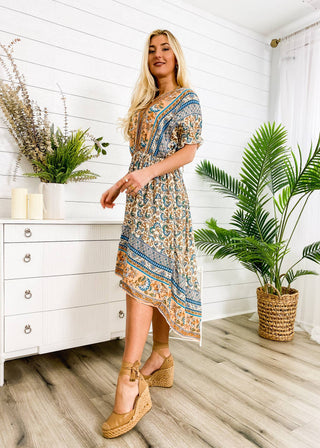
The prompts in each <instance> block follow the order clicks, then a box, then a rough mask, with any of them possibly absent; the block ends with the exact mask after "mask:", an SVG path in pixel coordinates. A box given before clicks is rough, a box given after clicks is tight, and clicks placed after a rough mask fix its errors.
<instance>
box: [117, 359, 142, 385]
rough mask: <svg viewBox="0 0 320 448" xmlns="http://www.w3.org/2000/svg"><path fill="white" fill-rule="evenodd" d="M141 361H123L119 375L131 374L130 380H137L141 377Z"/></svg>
mask: <svg viewBox="0 0 320 448" xmlns="http://www.w3.org/2000/svg"><path fill="white" fill-rule="evenodd" d="M140 365H141V362H140V361H139V360H137V361H135V362H129V361H122V364H121V369H120V372H119V375H130V379H129V381H135V380H136V379H138V378H139V366H140Z"/></svg>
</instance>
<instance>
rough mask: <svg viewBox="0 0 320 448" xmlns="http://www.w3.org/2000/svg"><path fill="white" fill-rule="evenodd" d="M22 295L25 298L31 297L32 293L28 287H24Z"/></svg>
mask: <svg viewBox="0 0 320 448" xmlns="http://www.w3.org/2000/svg"><path fill="white" fill-rule="evenodd" d="M24 297H25V298H26V299H31V297H32V294H31V291H30V289H26V290H25V292H24Z"/></svg>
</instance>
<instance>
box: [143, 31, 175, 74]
mask: <svg viewBox="0 0 320 448" xmlns="http://www.w3.org/2000/svg"><path fill="white" fill-rule="evenodd" d="M148 64H149V70H150V72H151V73H152V75H153V76H155V77H156V78H166V77H168V76H170V75H171V74H172V73H174V72H175V65H176V57H175V55H174V53H173V51H172V48H171V47H170V44H169V42H168V38H167V36H166V35H165V34H161V35H159V36H153V37H152V38H151V41H150V45H149V56H148Z"/></svg>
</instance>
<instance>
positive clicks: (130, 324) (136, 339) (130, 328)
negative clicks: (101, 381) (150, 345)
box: [113, 294, 154, 414]
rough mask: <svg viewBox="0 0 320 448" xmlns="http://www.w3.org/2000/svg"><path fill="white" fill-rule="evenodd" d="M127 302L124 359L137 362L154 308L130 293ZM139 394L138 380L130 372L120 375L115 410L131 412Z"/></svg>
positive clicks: (122, 412)
mask: <svg viewBox="0 0 320 448" xmlns="http://www.w3.org/2000/svg"><path fill="white" fill-rule="evenodd" d="M126 303H127V317H126V337H125V348H124V353H123V358H122V360H123V361H129V362H135V361H136V360H139V361H140V360H141V356H142V353H143V349H144V345H145V343H146V339H147V336H148V332H149V330H150V325H151V319H152V314H153V309H154V308H153V307H152V306H149V305H145V304H144V303H141V302H139V301H138V300H136V299H134V298H133V297H131V296H130V295H129V294H127V295H126ZM137 394H138V380H136V381H129V373H128V375H121V376H118V382H117V390H116V397H115V404H114V408H113V411H114V412H116V413H118V414H124V413H126V412H129V411H130V410H131V409H132V407H133V402H134V399H135V397H136V395H137Z"/></svg>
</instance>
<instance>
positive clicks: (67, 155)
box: [24, 125, 109, 184]
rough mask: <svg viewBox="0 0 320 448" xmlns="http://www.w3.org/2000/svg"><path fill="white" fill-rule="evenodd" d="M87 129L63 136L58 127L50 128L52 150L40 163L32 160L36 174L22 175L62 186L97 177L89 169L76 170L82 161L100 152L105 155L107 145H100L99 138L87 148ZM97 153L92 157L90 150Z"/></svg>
mask: <svg viewBox="0 0 320 448" xmlns="http://www.w3.org/2000/svg"><path fill="white" fill-rule="evenodd" d="M88 130H89V129H87V130H85V131H82V130H81V129H78V130H77V131H73V132H71V133H70V134H69V135H66V133H63V132H62V131H61V130H60V128H58V129H57V130H56V131H54V126H53V125H52V126H51V150H50V151H48V152H47V153H46V155H45V159H44V160H43V161H41V162H40V161H38V160H33V161H32V163H33V164H34V165H36V167H37V168H38V170H37V172H35V173H24V175H25V176H28V177H39V178H40V179H41V181H42V182H50V183H58V184H65V183H67V182H80V181H86V180H89V179H96V178H97V177H98V176H99V174H95V173H92V172H91V171H90V170H88V169H86V170H76V168H77V167H78V166H79V165H81V164H82V163H83V162H86V161H87V160H90V159H92V158H93V157H98V156H99V155H100V152H102V153H103V154H106V151H105V149H104V148H105V147H106V146H108V145H109V143H103V142H101V140H102V137H99V138H98V139H93V141H94V144H93V145H88V143H87V138H88ZM94 149H95V150H96V154H93V150H94Z"/></svg>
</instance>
